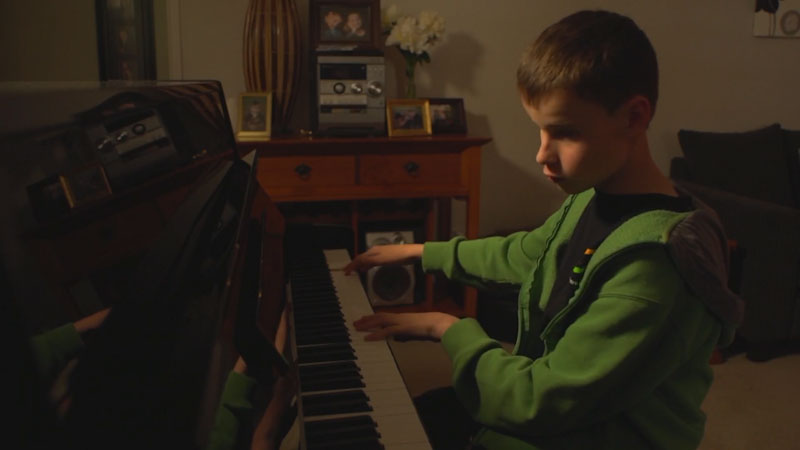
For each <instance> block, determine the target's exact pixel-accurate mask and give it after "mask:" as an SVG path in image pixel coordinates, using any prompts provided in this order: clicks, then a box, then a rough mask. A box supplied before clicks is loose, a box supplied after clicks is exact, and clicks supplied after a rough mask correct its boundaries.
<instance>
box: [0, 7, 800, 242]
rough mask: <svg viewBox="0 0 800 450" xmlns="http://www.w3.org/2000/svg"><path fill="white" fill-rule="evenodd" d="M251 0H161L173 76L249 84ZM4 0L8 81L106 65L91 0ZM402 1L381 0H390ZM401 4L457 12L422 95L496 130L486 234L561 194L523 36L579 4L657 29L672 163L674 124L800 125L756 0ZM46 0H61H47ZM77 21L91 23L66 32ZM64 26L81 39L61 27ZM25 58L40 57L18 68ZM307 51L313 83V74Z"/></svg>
mask: <svg viewBox="0 0 800 450" xmlns="http://www.w3.org/2000/svg"><path fill="white" fill-rule="evenodd" d="M248 1H249V0H228V1H225V2H220V1H214V0H193V1H181V0H156V5H157V8H158V7H159V5H161V7H163V8H165V9H166V22H167V30H166V33H164V31H163V30H161V31H160V33H161V34H159V32H158V31H157V36H162V38H163V36H164V34H167V35H169V38H168V39H169V49H168V50H169V54H170V59H169V66H170V68H169V72H168V73H169V75H170V76H172V77H181V78H186V79H201V78H213V79H219V80H221V81H222V83H223V86H224V88H225V91H226V94H227V96H228V98H229V104H232V105H235V102H236V99H237V98H238V95H239V93H241V92H242V91H244V79H243V76H242V55H241V53H242V43H241V41H242V26H243V24H244V15H245V11H246V9H247V5H248ZM5 3H6V2H4V6H3V10H2V12H3V14H2V18H1V19H0V21H1V22H0V33H2V34H0V36H2V40H0V57H2V61H3V64H2V66H0V67H2V68H0V79H14V78H15V77H16V79H20V77H23V78H22V79H40V78H37V77H42V76H43V74H51V75H52V74H58V76H63V77H64V79H67V77H72V79H83V77H88V76H90V75H95V74H96V73H97V68H96V64H97V63H96V59H95V60H92V59H91V58H88V57H87V56H86V55H83V54H79V53H74V49H75V48H77V47H82V48H88V49H91V50H88V53H87V54H90V55H94V54H96V50H95V48H96V44H95V41H94V24H93V21H90V22H87V20H89V19H86V17H93V7H92V5H93V2H92V1H90V0H81V1H79V2H77V1H73V2H69V5H70V6H69V7H67V6H61V5H62V2H59V1H57V0H47V1H46V2H45V1H43V0H42V1H38V2H22V1H18V2H15V3H16V4H15V5H14V6H6V5H5ZM392 3H393V2H391V1H389V0H384V1H383V5H384V6H389V5H390V4H392ZM395 3H397V5H398V6H399V8H400V10H401V11H402V12H406V13H416V12H418V11H420V10H422V9H432V10H435V11H438V12H439V13H440V14H442V16H444V17H445V18H446V20H447V27H448V35H447V36H446V38H445V41H444V42H443V43H442V44H441V45H440V46H439V47H437V48H435V49H434V50H433V52H432V55H431V56H432V63H431V64H429V65H425V66H423V67H422V68H420V69H418V70H417V73H418V75H417V78H418V82H417V83H418V87H417V90H418V95H419V96H421V97H424V96H430V97H461V98H464V101H465V105H466V108H467V113H468V117H467V121H468V125H469V129H470V133H472V134H476V135H485V136H491V137H492V138H493V141H492V143H491V144H489V145H487V146H486V147H485V151H484V153H483V171H482V183H483V184H482V189H481V192H482V205H481V234H484V235H486V234H493V233H496V232H498V231H505V230H511V229H517V228H522V227H529V226H533V225H536V224H538V223H541V222H542V221H543V220H544V218H545V217H546V216H547V215H548V214H549V213H550V212H551V211H552V210H554V209H555V208H556V207H557V206H558V204H560V202H561V200H562V199H563V194H561V193H560V192H559V191H558V189H557V188H555V187H554V186H552V185H551V184H550V183H549V181H547V180H546V179H545V178H544V177H542V176H541V171H540V168H539V167H538V166H537V165H536V163H535V160H534V154H535V151H536V148H537V146H538V144H539V137H538V130H537V129H536V127H535V126H533V125H532V124H531V123H530V122H529V120H528V119H527V117H526V116H525V114H524V112H523V111H522V108H521V107H520V105H519V99H518V96H517V93H516V88H515V83H514V70H515V68H516V64H517V60H518V58H519V55H520V54H521V53H522V51H523V50H524V48H525V47H526V46H527V44H528V43H530V42H531V41H532V40H533V39H535V37H536V36H537V35H538V34H539V33H540V32H541V31H542V30H543V29H544V28H545V27H546V26H547V25H549V24H551V23H552V22H554V21H556V20H558V19H559V18H561V17H563V16H565V15H567V14H569V13H572V12H574V11H577V10H579V9H586V8H605V9H610V10H613V11H617V12H621V13H623V14H627V15H629V16H631V17H632V18H633V19H634V20H635V21H636V22H637V23H638V24H639V25H640V26H641V27H642V28H643V29H644V30H645V32H647V33H648V35H649V36H650V38H651V41H652V42H653V45H654V47H655V48H656V51H657V53H658V57H659V64H660V67H661V98H660V100H659V105H658V112H657V114H656V117H655V119H654V121H653V123H652V126H651V130H650V139H651V147H652V151H653V154H654V156H655V159H656V162H657V163H658V164H659V166H660V167H661V168H662V169H663V170H664V171H667V170H668V167H669V160H670V158H671V157H673V156H675V155H678V154H680V149H679V146H678V142H677V137H676V133H677V131H678V130H679V129H681V128H692V129H700V130H715V131H733V130H747V129H753V128H757V127H760V126H763V125H767V124H770V123H774V122H780V123H782V124H783V125H784V126H785V127H788V128H793V129H800V114H798V105H800V89H798V88H797V87H796V85H797V84H798V81H797V80H799V79H800V54H799V53H800V39H765V38H756V37H753V35H752V26H753V11H754V3H755V0H735V1H731V0H710V1H706V2H696V1H692V0H674V1H671V2H655V1H646V2H645V1H641V0H604V1H596V0H595V1H590V0H571V1H569V2H552V1H547V0H503V1H502V2H486V1H483V0H460V1H457V2H453V1H445V0H403V1H398V2H395ZM41 4H47V5H50V6H49V7H48V8H44V7H41V6H36V5H41ZM64 4H66V3H64ZM20 5H26V6H24V7H23V6H20ZM298 9H299V10H300V15H301V17H302V18H303V22H307V20H306V17H307V14H308V0H298ZM73 11H74V12H73ZM9 12H10V13H9ZM67 15H69V16H67ZM73 16H75V17H74V18H71V19H70V20H66V21H65V20H56V18H63V17H73ZM157 17H159V16H158V15H157ZM32 18H36V19H35V20H34V19H32ZM81 20H83V22H82V21H81ZM65 23H73V24H76V25H79V26H77V27H73V28H72V30H73V31H70V32H67V31H64V28H63V26H65V25H64V24H65ZM43 30H55V32H47V33H46V32H44V31H43ZM65 35H66V36H70V37H71V38H72V40H67V39H63V36H65ZM23 49H24V51H20V50H23ZM67 50H69V51H67ZM68 55H71V56H69V57H67V56H68ZM386 56H387V64H389V66H388V67H387V69H388V71H389V74H388V76H387V84H388V92H389V93H390V95H399V94H400V93H401V91H400V89H399V86H397V83H396V82H395V80H396V79H397V78H398V77H397V75H398V73H399V71H400V70H401V67H400V65H399V64H398V63H399V59H398V55H397V53H396V52H394V51H393V49H389V50H387V55H386ZM95 58H96V57H95ZM16 59H22V60H24V61H25V64H27V65H28V66H30V67H36V69H31V70H26V71H14V70H13V67H11V66H13V65H14V64H16V63H15V62H14V61H15V60H16ZM12 60H14V61H12ZM161 61H162V59H160V58H159V63H161ZM9 62H11V63H12V64H11V66H9V65H7V64H8V63H9ZM305 63H306V65H305V66H304V69H305V70H304V72H306V74H305V75H304V77H306V78H304V79H303V80H301V86H308V83H309V81H308V80H307V76H308V75H307V73H308V72H309V71H308V64H307V61H305ZM37 64H39V65H37ZM160 66H161V64H160ZM159 68H160V69H161V67H159ZM9 75H14V76H12V77H11V78H9ZM95 76H96V75H95ZM49 79H54V78H49ZM308 103H309V100H308V97H307V92H305V91H303V92H301V94H300V97H299V98H298V102H297V105H296V110H295V115H294V117H293V121H292V125H294V127H295V128H303V127H307V126H308V114H309V112H308ZM754 163H757V153H754ZM456 209H458V208H456ZM460 226H461V225H459V224H458V223H457V224H456V228H459V227H460Z"/></svg>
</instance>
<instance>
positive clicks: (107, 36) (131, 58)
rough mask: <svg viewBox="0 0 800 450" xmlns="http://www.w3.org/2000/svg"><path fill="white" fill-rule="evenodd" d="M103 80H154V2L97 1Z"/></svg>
mask: <svg viewBox="0 0 800 450" xmlns="http://www.w3.org/2000/svg"><path fill="white" fill-rule="evenodd" d="M95 16H96V17H97V55H98V63H99V68H100V80H101V81H106V80H155V79H156V51H155V31H154V25H153V0H95Z"/></svg>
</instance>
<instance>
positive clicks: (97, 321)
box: [74, 308, 111, 333]
mask: <svg viewBox="0 0 800 450" xmlns="http://www.w3.org/2000/svg"><path fill="white" fill-rule="evenodd" d="M110 311H111V308H106V309H103V310H100V311H97V312H96V313H94V314H91V315H89V316H86V317H84V318H82V319H80V320H78V321H76V322H75V323H74V325H75V329H76V330H77V331H78V333H85V332H87V331H89V330H94V329H95V328H98V327H99V326H100V325H102V324H103V322H104V321H105V320H106V317H107V316H108V313H109V312H110Z"/></svg>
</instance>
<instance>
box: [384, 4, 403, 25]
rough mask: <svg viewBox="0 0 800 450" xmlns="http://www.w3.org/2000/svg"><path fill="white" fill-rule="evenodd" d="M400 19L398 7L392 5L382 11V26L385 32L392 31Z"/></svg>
mask: <svg viewBox="0 0 800 450" xmlns="http://www.w3.org/2000/svg"><path fill="white" fill-rule="evenodd" d="M398 17H400V12H399V11H398V10H397V5H391V6H389V7H388V8H384V9H383V10H382V11H381V25H382V26H383V29H384V30H390V29H391V28H392V26H393V25H394V23H395V22H397V18H398Z"/></svg>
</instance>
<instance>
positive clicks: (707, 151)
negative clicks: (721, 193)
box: [678, 124, 796, 206]
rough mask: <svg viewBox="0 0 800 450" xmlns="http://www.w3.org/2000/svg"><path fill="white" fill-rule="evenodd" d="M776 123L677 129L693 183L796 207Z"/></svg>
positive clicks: (782, 136)
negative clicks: (724, 129) (726, 128)
mask: <svg viewBox="0 0 800 450" xmlns="http://www.w3.org/2000/svg"><path fill="white" fill-rule="evenodd" d="M785 139H786V138H785V137H784V134H783V132H782V130H781V126H780V125H779V124H774V125H770V126H768V127H765V128H761V129H758V130H753V131H746V132H734V133H716V132H707V131H694V130H680V131H679V132H678V140H679V142H680V145H681V149H682V150H683V154H684V155H685V156H686V161H687V163H688V166H689V174H690V176H691V178H692V180H693V181H694V182H696V183H699V184H703V185H706V186H710V187H715V188H718V189H723V190H725V191H728V192H733V193H736V194H740V195H745V196H748V197H753V198H757V199H760V200H764V201H768V202H773V203H778V204H781V205H786V206H796V203H795V192H794V186H793V183H792V181H790V178H791V176H790V173H789V163H790V162H789V156H788V155H789V153H788V152H787V151H786V149H785V145H784V140H785Z"/></svg>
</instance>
